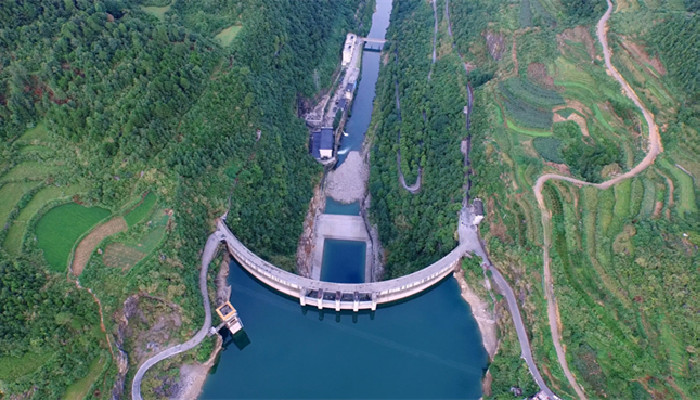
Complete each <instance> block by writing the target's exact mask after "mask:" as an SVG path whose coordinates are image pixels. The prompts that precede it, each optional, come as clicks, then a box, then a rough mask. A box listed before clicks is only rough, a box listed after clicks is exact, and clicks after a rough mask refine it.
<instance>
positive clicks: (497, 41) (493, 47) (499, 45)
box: [481, 30, 506, 61]
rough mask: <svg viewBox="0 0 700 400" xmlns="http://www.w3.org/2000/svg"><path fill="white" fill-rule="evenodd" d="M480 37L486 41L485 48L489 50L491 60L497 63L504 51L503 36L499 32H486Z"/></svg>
mask: <svg viewBox="0 0 700 400" xmlns="http://www.w3.org/2000/svg"><path fill="white" fill-rule="evenodd" d="M481 36H483V37H484V38H485V39H486V47H488V49H489V54H490V55H491V58H493V59H494V61H499V60H500V59H501V57H502V56H503V52H504V51H505V49H506V46H505V40H504V36H503V34H502V33H500V32H493V31H491V30H487V31H486V32H484V33H482V34H481Z"/></svg>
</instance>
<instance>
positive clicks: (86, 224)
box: [36, 203, 110, 272]
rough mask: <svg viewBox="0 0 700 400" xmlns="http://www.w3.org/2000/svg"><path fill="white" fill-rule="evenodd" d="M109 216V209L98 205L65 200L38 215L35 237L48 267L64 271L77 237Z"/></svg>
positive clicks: (56, 270)
mask: <svg viewBox="0 0 700 400" xmlns="http://www.w3.org/2000/svg"><path fill="white" fill-rule="evenodd" d="M109 215H110V211H109V210H107V209H104V208H101V207H84V206H81V205H79V204H76V203H68V204H64V205H61V206H58V207H54V208H52V209H51V210H49V211H48V212H47V213H46V214H45V215H44V216H43V217H41V219H40V220H39V222H38V223H37V226H36V237H37V242H38V246H39V248H40V249H41V250H42V251H43V252H44V258H46V261H48V263H49V267H50V269H51V270H53V271H55V272H63V271H65V268H66V263H67V261H68V255H70V253H71V251H72V250H73V246H74V245H75V242H76V241H77V240H78V238H79V237H80V236H81V235H83V234H84V233H85V232H87V231H88V230H89V229H90V228H92V227H93V226H94V225H95V224H96V223H98V222H99V221H100V220H102V219H104V218H106V217H108V216H109Z"/></svg>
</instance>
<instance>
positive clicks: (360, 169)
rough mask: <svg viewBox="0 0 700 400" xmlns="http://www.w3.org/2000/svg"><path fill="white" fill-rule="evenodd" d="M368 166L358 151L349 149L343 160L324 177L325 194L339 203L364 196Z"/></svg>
mask: <svg viewBox="0 0 700 400" xmlns="http://www.w3.org/2000/svg"><path fill="white" fill-rule="evenodd" d="M368 178H369V167H368V165H367V163H365V160H364V159H363V158H362V156H361V155H360V152H359V151H351V152H349V153H348V157H347V158H346V159H345V162H344V163H343V164H342V165H341V166H340V167H338V168H337V169H335V170H333V171H330V172H329V173H328V176H327V177H326V194H327V195H328V196H331V197H332V198H333V199H334V200H336V201H339V202H341V203H345V204H348V203H354V202H356V201H360V200H362V199H363V198H364V194H365V190H366V185H367V179H368Z"/></svg>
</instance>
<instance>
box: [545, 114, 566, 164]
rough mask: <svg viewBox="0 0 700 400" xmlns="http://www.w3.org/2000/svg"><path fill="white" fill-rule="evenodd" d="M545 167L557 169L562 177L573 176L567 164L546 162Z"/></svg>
mask: <svg viewBox="0 0 700 400" xmlns="http://www.w3.org/2000/svg"><path fill="white" fill-rule="evenodd" d="M554 115H556V114H554ZM544 165H547V166H550V167H552V168H554V169H556V170H557V171H558V172H559V173H560V174H562V175H567V176H570V175H571V171H569V166H568V165H566V164H556V163H553V162H549V161H546V162H545V163H544Z"/></svg>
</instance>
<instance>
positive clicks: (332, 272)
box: [321, 239, 367, 283]
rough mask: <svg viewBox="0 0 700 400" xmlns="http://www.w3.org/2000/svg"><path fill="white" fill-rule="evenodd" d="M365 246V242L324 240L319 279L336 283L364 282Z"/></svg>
mask: <svg viewBox="0 0 700 400" xmlns="http://www.w3.org/2000/svg"><path fill="white" fill-rule="evenodd" d="M366 247H367V246H366V245H365V242H356V241H352V240H335V239H326V240H324V242H323V264H322V266H321V280H322V281H324V282H337V283H362V282H364V281H365V251H366Z"/></svg>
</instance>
